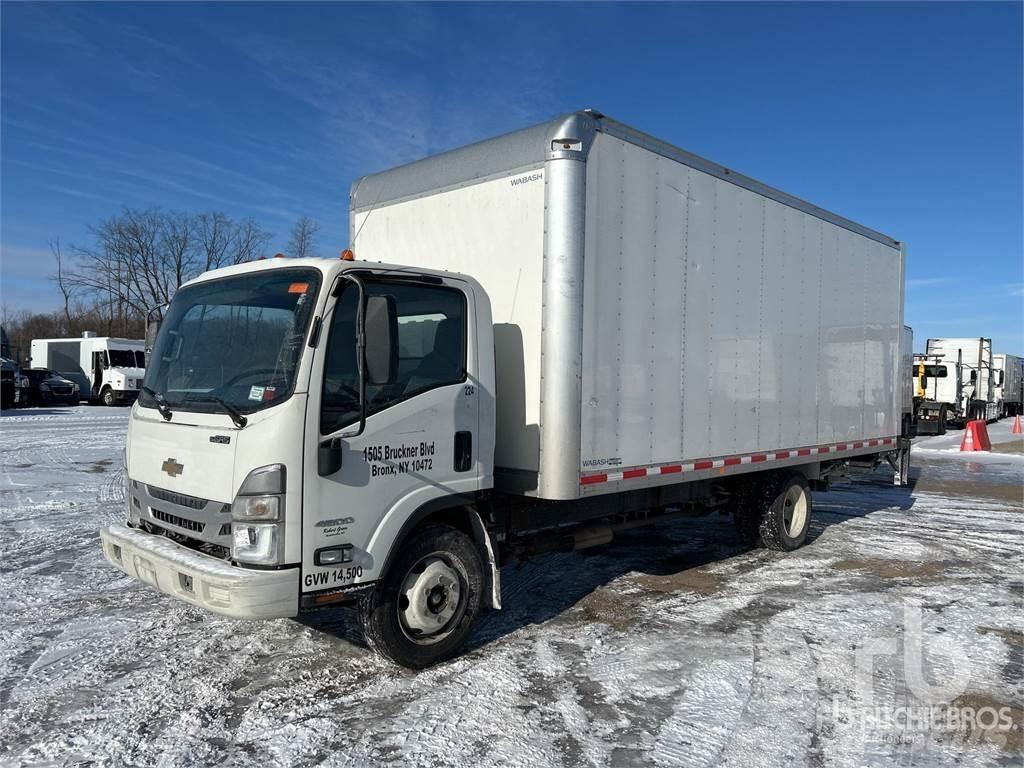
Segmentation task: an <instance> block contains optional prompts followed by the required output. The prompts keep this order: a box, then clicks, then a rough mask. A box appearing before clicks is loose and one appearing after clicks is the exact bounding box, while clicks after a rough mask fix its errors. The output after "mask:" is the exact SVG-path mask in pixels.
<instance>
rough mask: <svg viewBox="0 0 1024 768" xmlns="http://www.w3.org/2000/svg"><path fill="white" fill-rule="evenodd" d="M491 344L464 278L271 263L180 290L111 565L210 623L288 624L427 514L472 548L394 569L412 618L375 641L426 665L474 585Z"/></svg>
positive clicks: (487, 323)
mask: <svg viewBox="0 0 1024 768" xmlns="http://www.w3.org/2000/svg"><path fill="white" fill-rule="evenodd" d="M491 333H492V331H491V318H490V306H489V303H488V300H487V296H486V295H485V293H484V292H483V290H482V289H481V288H480V286H479V285H478V284H477V283H476V282H475V281H474V280H473V279H471V278H469V277H466V276H463V275H457V274H448V273H439V272H432V271H427V270H415V271H413V270H409V269H406V268H403V267H397V266H391V265H384V264H372V265H371V264H363V263H360V262H355V261H341V260H338V261H328V260H305V259H304V260H295V259H290V260H287V261H285V260H276V259H275V260H270V261H262V262H257V263H255V264H247V265H240V266H235V267H229V268H226V269H222V270H216V271H214V272H210V273H207V274H206V275H204V276H202V277H201V278H200V279H197V280H194V281H192V282H190V283H187V284H186V285H184V286H183V287H182V288H181V289H180V290H179V291H178V293H177V294H176V295H175V298H174V300H173V302H172V303H171V305H170V307H169V309H168V311H167V313H166V315H165V317H164V319H163V321H162V324H161V327H160V330H159V334H158V336H157V339H156V343H155V346H154V348H153V351H152V354H151V356H150V360H149V368H148V370H147V374H146V379H145V383H144V386H143V389H142V393H141V395H140V397H139V399H138V401H137V402H136V404H135V406H134V407H133V410H132V415H131V419H130V423H129V428H128V441H127V450H126V461H127V488H126V500H127V521H126V524H125V525H117V526H111V527H110V528H107V529H104V530H103V531H102V538H103V547H104V552H105V553H106V555H107V557H108V559H109V560H110V561H111V562H112V563H113V564H114V565H116V566H118V567H119V568H122V569H123V570H124V571H126V572H127V573H129V574H130V575H132V576H135V577H137V578H139V579H141V580H143V581H146V582H148V583H150V584H151V585H153V586H155V587H157V588H158V589H160V590H161V591H163V592H166V593H168V594H172V595H174V596H176V597H178V598H181V599H183V600H186V601H188V602H192V603H194V604H197V605H200V606H202V607H205V608H208V609H210V610H213V611H217V612H219V613H223V614H226V615H229V616H235V617H240V618H271V617H286V616H294V615H296V614H297V613H298V612H299V610H300V608H302V607H315V606H317V605H321V604H326V603H329V602H334V601H336V600H337V599H339V598H341V597H344V596H346V595H347V594H349V593H351V592H352V591H353V590H359V589H361V588H362V589H365V588H367V587H368V586H369V585H373V584H374V583H375V582H377V581H378V580H380V579H381V578H382V576H383V575H384V573H385V572H386V570H387V569H388V566H389V565H390V564H391V562H392V560H394V559H395V558H396V557H398V556H399V553H398V552H396V551H395V543H396V542H399V541H402V540H403V539H404V538H405V534H406V533H407V532H408V531H410V530H412V528H414V527H415V526H417V524H418V523H420V522H421V521H423V520H424V519H426V518H427V517H428V516H432V515H433V516H435V517H437V516H438V515H440V517H438V519H440V520H445V521H446V522H448V523H450V525H449V526H448V528H446V529H445V530H443V531H441V530H440V529H439V531H435V534H437V533H438V532H440V534H441V535H442V538H444V537H445V536H447V537H448V538H452V537H453V536H455V538H456V539H458V538H459V537H458V535H457V534H460V533H461V535H462V540H461V541H455V542H454V543H453V544H451V545H450V546H451V548H452V549H453V550H454V551H455V552H458V551H460V547H461V548H462V549H466V548H469V549H470V550H472V551H471V553H470V554H468V555H466V556H465V557H463V558H462V560H460V559H459V558H458V557H456V556H454V555H453V554H452V553H451V552H448V553H447V554H446V551H445V550H443V549H438V547H437V545H436V542H435V543H434V544H432V545H431V546H432V547H433V548H434V549H435V550H436V551H434V552H432V553H424V557H423V558H420V560H417V562H413V563H409V564H406V565H405V566H404V572H403V573H402V583H401V584H398V585H397V587H396V588H395V589H396V590H397V592H400V593H401V594H399V595H398V596H397V597H396V596H395V595H391V599H396V600H403V601H406V603H407V605H408V608H407V610H406V611H405V613H403V614H402V615H401V617H400V620H399V622H398V623H396V622H395V621H394V620H393V619H394V616H393V615H392V614H393V613H394V611H390V612H387V617H386V618H387V621H386V622H384V624H385V626H379V627H376V629H375V632H376V634H378V635H381V634H384V635H386V637H385V638H384V642H398V644H399V645H400V646H402V647H401V648H399V651H398V652H399V653H404V654H405V655H404V656H402V661H403V663H411V665H413V666H415V665H416V662H417V660H420V659H427V658H429V659H431V660H432V659H433V658H434V657H435V656H436V653H437V652H438V649H437V648H436V647H432V646H437V645H438V644H439V643H440V644H442V645H443V641H444V639H445V638H447V637H449V636H450V635H452V634H453V626H452V625H458V624H460V623H461V622H462V621H464V620H467V621H468V620H470V619H471V618H472V615H471V614H472V613H474V612H475V608H474V607H473V606H474V605H478V604H479V602H480V598H481V596H482V593H483V591H484V586H483V585H484V584H485V583H486V580H484V579H483V577H482V575H481V572H480V558H479V557H477V555H478V554H479V553H480V552H483V551H485V550H486V548H487V547H488V546H489V545H490V542H489V541H487V540H486V537H487V534H486V532H485V531H484V527H483V525H482V523H481V521H480V520H479V519H478V517H477V518H476V519H474V516H476V513H475V512H472V511H471V510H470V509H469V505H471V504H472V503H473V502H474V501H475V499H476V497H477V496H478V495H479V494H480V493H482V492H484V491H486V490H487V489H489V488H490V487H491V485H492V475H493V452H494V429H493V424H494V406H493V391H494V363H493V353H487V352H486V351H487V350H493V342H492V339H491ZM481 350H484V351H485V352H484V353H481V352H480V351H481ZM453 531H454V532H455V533H454V534H453V533H452V532H453ZM428 548H430V547H428ZM407 549H408V548H406V549H405V550H403V553H402V554H407ZM474 559H475V562H465V561H466V560H469V561H474ZM406 582H407V583H406ZM460 592H463V593H465V594H466V595H468V594H470V593H473V600H469V601H468V602H467V601H466V600H460V599H459V593H460ZM389 632H390V633H392V634H394V635H397V638H395V637H391V636H390V635H388V633H389ZM403 648H404V650H403Z"/></svg>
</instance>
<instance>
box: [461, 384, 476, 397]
mask: <svg viewBox="0 0 1024 768" xmlns="http://www.w3.org/2000/svg"><path fill="white" fill-rule="evenodd" d="M462 394H464V395H465V396H466V397H472V396H473V395H474V394H476V387H474V386H473V385H472V384H467V385H466V386H464V387H463V388H462Z"/></svg>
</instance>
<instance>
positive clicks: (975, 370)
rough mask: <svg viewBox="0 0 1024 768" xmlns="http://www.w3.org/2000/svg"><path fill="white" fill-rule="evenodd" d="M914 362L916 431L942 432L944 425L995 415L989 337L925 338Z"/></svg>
mask: <svg viewBox="0 0 1024 768" xmlns="http://www.w3.org/2000/svg"><path fill="white" fill-rule="evenodd" d="M914 362H915V363H916V365H917V385H916V388H917V393H918V397H919V405H918V428H919V430H921V431H932V432H937V433H938V434H942V433H944V432H945V431H946V426H947V425H950V426H955V427H962V426H963V425H964V424H965V423H966V422H968V421H970V420H971V419H986V420H991V419H994V418H996V403H995V392H994V389H993V386H994V382H995V377H994V376H993V375H992V374H993V369H992V365H993V358H992V340H991V339H986V338H982V337H978V338H966V339H928V341H927V342H926V343H925V351H924V353H923V354H918V355H915V356H914Z"/></svg>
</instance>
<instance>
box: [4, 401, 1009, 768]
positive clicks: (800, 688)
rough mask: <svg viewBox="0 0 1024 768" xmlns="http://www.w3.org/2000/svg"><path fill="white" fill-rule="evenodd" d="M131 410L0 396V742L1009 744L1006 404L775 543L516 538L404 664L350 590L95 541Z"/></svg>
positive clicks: (544, 761) (329, 757)
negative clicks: (169, 583) (461, 642)
mask: <svg viewBox="0 0 1024 768" xmlns="http://www.w3.org/2000/svg"><path fill="white" fill-rule="evenodd" d="M127 417H128V411H127V410H124V409H106V408H98V407H87V406H83V407H79V408H74V409H49V410H47V409H35V410H25V411H14V412H7V413H5V414H4V415H3V417H2V418H0V452H2V467H0V764H3V765H108V766H121V765H160V766H179V765H180V766H192V765H208V764H214V763H216V764H220V765H271V764H275V765H303V766H305V765H321V764H323V765H356V766H364V765H368V764H384V763H395V764H401V765H465V766H477V765H499V764H500V765H522V766H536V765H565V766H580V765H615V766H619V765H652V766H661V765H672V766H675V765H683V766H705V765H719V764H724V765H734V766H751V765H810V766H860V765H872V766H875V765H878V766H885V765H900V766H911V765H915V766H946V765H948V766H953V765H958V766H962V765H972V766H1003V765H1006V766H1009V765H1019V764H1020V761H1021V755H1022V752H1021V749H1022V745H1021V733H1022V731H1021V728H1022V722H1021V721H1022V716H1024V715H1022V706H1024V674H1022V666H1024V635H1022V630H1024V611H1022V607H1024V606H1022V602H1024V582H1022V572H1024V568H1022V552H1024V514H1022V501H1024V500H1022V483H1024V455H1022V454H1021V452H1020V447H1018V445H1017V444H1015V443H1014V438H1015V437H1017V436H1013V435H1011V434H1010V431H1009V430H1010V425H1009V423H1008V422H1003V423H1000V424H996V425H992V426H991V427H990V433H991V436H992V442H993V447H994V450H993V451H992V452H991V453H985V454H961V453H959V452H958V451H956V448H957V446H958V444H959V437H960V433H951V434H950V435H948V436H945V437H941V438H939V437H936V438H925V439H921V440H919V441H918V442H917V445H916V446H915V456H914V462H915V469H914V471H913V473H912V477H913V480H914V484H913V487H911V488H902V489H901V488H894V487H892V485H891V472H890V471H883V470H882V469H879V470H878V471H876V472H875V473H873V474H871V475H867V476H862V477H858V478H855V479H854V480H853V482H851V483H850V484H849V485H846V486H843V487H840V488H838V489H836V490H833V491H832V492H830V493H827V494H817V495H816V496H815V500H814V504H815V506H814V522H813V525H812V531H811V540H810V542H809V543H808V545H807V546H805V547H804V548H802V549H801V550H799V551H797V552H794V553H791V554H777V553H769V552H764V551H753V552H750V551H744V550H743V548H742V547H741V546H740V545H739V543H738V541H737V539H736V537H735V535H734V533H733V530H732V525H731V522H730V521H729V519H728V518H725V517H721V516H717V515H716V516H712V517H707V518H701V519H694V520H685V521H679V522H675V523H673V524H667V525H663V526H660V527H658V528H653V529H646V530H637V531H634V532H632V533H630V534H628V535H624V536H622V537H621V538H619V539H617V540H616V541H615V542H613V543H612V544H611V545H608V546H605V547H601V548H597V549H593V550H588V551H585V552H581V553H575V554H558V555H551V556H546V557H541V558H537V559H535V560H531V561H529V562H526V563H523V564H519V565H516V564H512V565H508V566H506V567H505V568H504V569H503V572H502V578H503V580H504V601H505V604H506V609H505V610H504V611H502V612H495V613H490V614H486V615H484V616H483V617H482V620H481V621H480V623H479V625H478V627H477V629H476V631H475V633H474V635H473V638H472V643H471V648H470V649H469V650H468V652H467V653H466V654H465V655H464V656H462V657H461V658H459V659H457V660H455V661H452V662H450V663H447V664H444V665H442V666H440V667H437V668H434V669H431V670H428V671H425V672H420V673H412V672H407V671H404V670H400V669H397V668H395V667H393V666H390V665H388V664H387V663H385V662H384V661H382V660H380V659H379V658H377V657H376V656H374V655H372V654H371V653H369V652H368V651H367V650H366V649H365V648H364V647H363V646H362V644H361V640H360V637H359V632H358V630H357V629H356V626H355V621H354V617H353V616H352V615H351V614H350V613H348V612H346V611H345V610H335V611H333V612H323V613H317V614H311V615H308V616H305V617H304V618H303V619H302V620H301V621H291V620H281V621H273V622H265V623H243V622H237V621H231V620H228V619H225V618H221V617H218V616H215V615H211V614H207V613H204V612H203V611H201V610H198V609H195V608H192V607H190V606H188V605H186V604H183V603H180V602H177V601H175V600H173V599H171V598H167V597H164V596H162V595H160V594H158V593H156V592H154V591H152V590H150V589H148V588H146V587H144V586H142V585H140V584H137V583H134V582H132V581H131V580H129V579H127V578H126V577H124V576H122V575H121V574H120V573H119V572H118V571H116V570H114V569H113V568H111V567H109V566H108V565H107V564H106V562H105V561H104V560H103V557H102V555H101V552H100V547H99V538H98V535H97V533H96V531H97V528H99V527H100V526H101V525H104V524H107V523H111V522H116V521H120V520H121V519H122V517H123V506H124V499H123V493H124V492H123V473H122V469H121V451H122V447H123V443H124V433H125V427H126V423H127Z"/></svg>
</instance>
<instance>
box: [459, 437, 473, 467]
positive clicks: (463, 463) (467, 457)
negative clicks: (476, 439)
mask: <svg viewBox="0 0 1024 768" xmlns="http://www.w3.org/2000/svg"><path fill="white" fill-rule="evenodd" d="M472 466H473V433H472V432H469V431H468V430H466V431H461V432H456V433H455V471H456V472H468V471H469V469H470V468H471V467H472Z"/></svg>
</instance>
